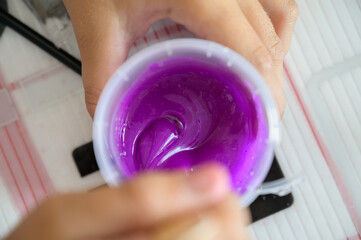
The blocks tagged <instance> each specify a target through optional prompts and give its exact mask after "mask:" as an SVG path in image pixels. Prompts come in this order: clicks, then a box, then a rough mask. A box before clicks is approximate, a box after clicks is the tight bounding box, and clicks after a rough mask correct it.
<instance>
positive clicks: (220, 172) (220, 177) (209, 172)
mask: <svg viewBox="0 0 361 240" xmlns="http://www.w3.org/2000/svg"><path fill="white" fill-rule="evenodd" d="M188 181H189V184H190V186H191V188H192V189H193V191H195V192H197V193H205V194H209V195H211V194H214V195H222V194H225V193H227V192H229V191H230V181H229V177H228V172H227V170H226V169H225V168H224V167H222V166H219V165H216V164H208V165H203V166H199V167H197V168H195V170H194V171H193V172H191V174H190V175H189V178H188Z"/></svg>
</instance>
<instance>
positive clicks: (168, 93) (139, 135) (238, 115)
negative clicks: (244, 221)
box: [110, 57, 268, 193]
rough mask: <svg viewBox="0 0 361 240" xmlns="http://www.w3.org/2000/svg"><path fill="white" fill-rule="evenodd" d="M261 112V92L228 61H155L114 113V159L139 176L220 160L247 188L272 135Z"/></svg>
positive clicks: (237, 186)
mask: <svg viewBox="0 0 361 240" xmlns="http://www.w3.org/2000/svg"><path fill="white" fill-rule="evenodd" d="M261 109H262V104H261V101H260V99H259V98H258V96H257V95H256V94H254V93H252V92H250V91H249V88H248V87H247V86H246V85H245V83H243V82H242V79H239V78H238V77H237V76H236V75H235V74H234V73H232V72H231V71H230V70H228V69H227V68H226V67H224V66H221V65H217V64H214V63H209V62H206V61H202V60H199V59H193V58H186V57H177V58H170V59H167V60H165V61H163V62H157V63H154V64H151V65H150V66H149V67H148V68H147V69H146V70H145V71H144V72H143V73H141V74H140V75H139V76H138V78H137V79H136V80H135V81H134V83H133V85H132V86H131V87H130V88H129V89H128V90H127V91H126V92H125V94H124V95H123V96H122V97H121V99H120V100H119V104H118V107H117V109H116V110H115V112H114V115H113V119H112V122H111V131H112V132H111V134H110V136H111V138H113V139H111V141H110V142H111V144H112V146H111V149H112V156H113V160H114V164H115V166H116V167H117V169H118V170H119V171H121V172H123V173H124V174H125V176H127V177H132V176H133V175H134V174H136V173H138V172H141V171H145V170H151V169H174V168H186V169H188V170H192V168H193V167H194V166H196V165H199V164H202V163H206V162H209V161H214V162H219V163H222V164H224V165H225V166H227V167H228V169H229V171H230V174H231V179H232V184H233V188H234V189H236V190H238V191H239V192H240V193H242V192H244V191H246V187H247V184H248V182H249V181H251V180H252V178H253V177H255V176H254V170H253V167H254V163H255V159H256V158H257V156H258V154H259V152H260V151H261V150H262V148H263V147H264V145H265V144H266V139H267V137H268V129H267V125H266V124H265V116H264V113H263V111H261Z"/></svg>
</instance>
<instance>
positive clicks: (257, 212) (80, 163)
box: [73, 142, 293, 222]
mask: <svg viewBox="0 0 361 240" xmlns="http://www.w3.org/2000/svg"><path fill="white" fill-rule="evenodd" d="M73 157H74V160H75V164H76V166H77V168H78V171H79V174H80V176H82V177H85V176H87V175H89V174H91V173H93V172H96V171H98V170H99V167H98V164H97V161H96V159H95V155H94V150H93V142H90V143H87V144H85V145H83V146H80V147H78V148H77V149H75V150H74V151H73ZM283 177H284V175H283V172H282V170H281V168H280V166H279V164H278V161H277V159H276V158H274V160H273V163H272V167H271V169H270V171H269V173H268V175H267V177H266V179H265V182H269V181H273V180H277V179H280V178H283ZM292 204H293V196H292V194H288V195H286V196H283V197H279V196H277V195H273V194H269V195H262V196H259V197H258V198H257V199H256V200H255V201H254V202H253V203H252V204H251V206H250V210H251V215H252V222H255V221H258V220H260V219H262V218H265V217H268V216H270V215H272V214H274V213H276V212H279V211H282V210H284V209H286V208H288V207H290V206H291V205H292Z"/></svg>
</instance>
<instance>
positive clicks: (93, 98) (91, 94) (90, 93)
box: [84, 87, 101, 116]
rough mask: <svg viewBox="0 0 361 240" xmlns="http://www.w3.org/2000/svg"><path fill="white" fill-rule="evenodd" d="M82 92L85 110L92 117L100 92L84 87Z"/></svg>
mask: <svg viewBox="0 0 361 240" xmlns="http://www.w3.org/2000/svg"><path fill="white" fill-rule="evenodd" d="M84 90H85V103H86V107H87V110H88V112H89V114H90V115H91V116H94V112H95V108H96V106H97V103H98V99H99V96H100V93H101V90H97V89H96V88H89V87H85V88H84Z"/></svg>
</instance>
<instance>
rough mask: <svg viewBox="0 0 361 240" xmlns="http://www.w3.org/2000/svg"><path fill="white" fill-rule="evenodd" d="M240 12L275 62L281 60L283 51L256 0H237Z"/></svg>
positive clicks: (269, 21) (268, 19)
mask: <svg viewBox="0 0 361 240" xmlns="http://www.w3.org/2000/svg"><path fill="white" fill-rule="evenodd" d="M237 2H238V5H239V6H240V8H241V9H242V12H243V13H244V15H245V16H246V18H247V19H248V21H249V23H250V24H251V25H252V27H253V29H254V30H255V31H256V33H257V34H258V36H259V37H260V38H261V40H262V42H263V44H264V45H265V46H266V48H267V49H268V51H269V52H270V54H271V56H272V60H274V61H276V62H281V61H283V57H284V55H285V51H284V49H283V46H282V43H281V40H280V38H279V37H278V35H277V34H276V31H275V29H274V27H273V24H272V22H271V20H270V18H269V17H268V15H267V13H266V12H265V10H264V9H263V7H262V5H261V4H260V3H259V1H258V0H237Z"/></svg>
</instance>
